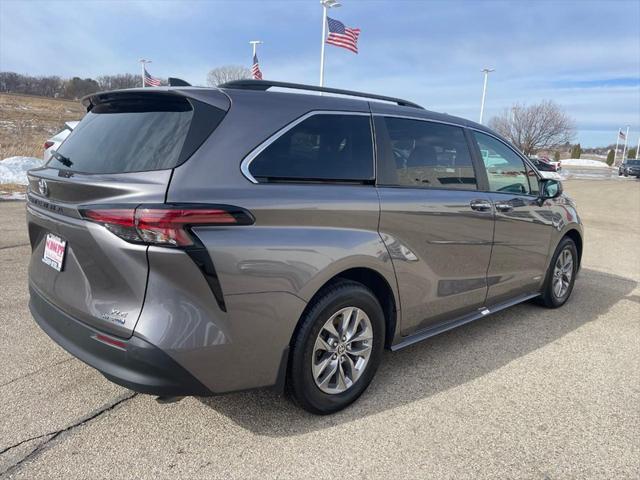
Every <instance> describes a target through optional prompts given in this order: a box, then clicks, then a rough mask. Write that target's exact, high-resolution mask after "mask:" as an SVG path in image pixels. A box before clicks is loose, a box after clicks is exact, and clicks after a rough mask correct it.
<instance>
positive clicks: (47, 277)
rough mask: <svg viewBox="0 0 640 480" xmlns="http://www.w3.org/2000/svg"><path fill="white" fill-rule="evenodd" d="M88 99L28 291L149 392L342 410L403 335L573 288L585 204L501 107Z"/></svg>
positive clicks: (55, 324) (34, 210) (207, 95)
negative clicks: (509, 131)
mask: <svg viewBox="0 0 640 480" xmlns="http://www.w3.org/2000/svg"><path fill="white" fill-rule="evenodd" d="M272 87H277V88H280V89H288V90H289V91H272V90H271V89H272ZM291 90H294V91H301V90H303V91H304V90H306V91H322V92H326V93H329V94H340V95H342V96H334V95H322V96H321V95H315V94H312V95H309V94H300V93H292V92H291ZM385 102H386V103H385ZM391 102H393V103H391ZM83 103H84V105H85V106H86V107H87V110H88V113H87V114H86V115H85V117H84V119H83V120H82V121H81V122H80V124H79V125H78V126H77V127H76V128H75V130H74V131H73V133H71V135H70V136H69V138H68V139H67V140H66V141H65V142H64V143H63V144H62V145H61V147H60V148H59V150H58V151H56V152H54V153H53V155H52V158H51V160H50V161H49V162H48V163H47V164H46V165H45V166H44V167H41V168H37V169H33V170H30V171H29V189H28V202H27V209H26V210H27V214H26V215H27V222H28V225H29V228H28V232H29V237H30V243H31V249H32V254H31V261H30V266H29V289H30V308H31V312H32V314H33V316H34V318H35V320H36V322H37V323H38V324H39V325H40V327H41V328H42V329H43V330H44V331H45V332H46V333H47V334H48V335H49V336H50V337H51V338H52V339H53V340H55V341H56V342H57V343H59V344H60V345H61V346H62V347H64V348H65V349H67V350H68V351H69V352H70V353H72V354H73V355H75V356H76V357H78V358H79V359H81V360H82V361H84V362H86V363H87V364H89V365H91V366H93V367H94V368H96V369H98V370H99V371H100V372H102V373H103V374H104V375H105V376H106V377H107V378H108V379H110V380H112V381H113V382H116V383H118V384H120V385H123V386H125V387H128V388H131V389H132V390H136V391H139V392H144V393H151V394H156V395H211V394H220V393H225V392H232V391H237V390H244V389H250V388H257V387H270V386H271V387H275V388H277V389H278V390H282V389H285V388H286V390H287V391H288V392H290V394H291V396H292V397H293V399H294V400H295V401H296V402H297V403H298V404H299V405H301V406H302V407H303V408H305V409H307V410H309V411H311V412H314V413H318V414H327V413H331V412H335V411H337V410H340V409H342V408H344V407H346V406H347V405H349V404H350V403H351V402H353V401H355V400H356V399H357V398H358V397H359V396H360V395H361V394H362V393H363V392H364V390H365V389H366V388H367V386H368V385H369V383H370V382H371V380H372V378H373V376H374V374H375V372H376V369H377V368H378V365H379V363H380V361H381V360H382V358H383V350H384V349H385V348H387V349H390V350H394V351H395V350H399V349H401V348H404V347H407V346H409V345H412V344H414V343H416V342H418V341H421V340H424V339H426V338H429V337H432V336H434V335H437V334H439V333H441V332H445V331H447V330H450V329H452V328H455V327H457V326H460V325H464V324H466V323H468V322H471V321H475V320H479V319H481V318H485V317H486V316H487V315H489V314H491V313H494V312H498V311H500V310H503V309H505V308H508V307H510V306H512V305H515V304H518V303H521V302H524V301H527V300H529V299H537V300H538V302H539V303H541V304H542V305H544V306H547V307H550V308H556V307H560V306H562V305H563V304H564V303H565V302H566V301H567V300H568V299H569V297H570V295H571V292H572V289H573V286H574V280H575V278H576V275H577V273H578V270H579V266H580V259H581V255H582V235H583V232H582V224H581V221H580V217H579V215H578V212H577V211H576V206H575V204H574V203H573V201H572V200H571V199H570V198H568V197H567V196H565V195H564V194H563V192H562V184H561V183H560V182H559V181H555V180H546V179H542V178H541V177H540V176H539V174H538V172H537V170H536V169H535V167H533V166H532V165H531V163H530V162H529V160H528V159H527V158H526V157H523V156H522V155H521V154H520V153H519V152H518V151H517V150H516V149H515V148H514V147H513V146H512V145H511V144H509V142H508V141H507V140H505V139H504V138H503V137H501V136H500V135H498V134H496V133H495V132H493V131H492V130H490V129H489V128H487V127H485V126H483V125H479V124H477V123H474V122H471V121H469V120H465V119H462V118H457V117H453V116H450V115H446V114H441V113H435V112H430V111H427V110H425V109H423V108H422V107H420V106H419V105H416V104H414V103H412V102H409V101H406V100H402V99H397V98H390V97H383V96H378V95H372V94H365V93H359V92H350V91H344V90H337V89H331V88H320V87H314V86H308V85H296V84H287V83H282V82H268V81H256V80H242V81H236V82H230V83H227V84H223V85H221V86H220V87H219V88H190V87H180V88H172V87H166V88H162V87H158V88H145V89H131V90H121V91H114V92H102V93H97V94H92V95H90V96H88V97H86V98H85V99H84V100H83ZM516 314H517V313H516ZM469 361H470V362H471V363H472V362H473V359H472V358H470V359H469ZM470 368H473V366H470ZM427 381H428V380H427Z"/></svg>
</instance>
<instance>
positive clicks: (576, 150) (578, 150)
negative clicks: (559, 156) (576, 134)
mask: <svg viewBox="0 0 640 480" xmlns="http://www.w3.org/2000/svg"><path fill="white" fill-rule="evenodd" d="M580 155H582V147H580V144H579V143H578V144H576V145H574V146H573V148H572V149H571V158H580Z"/></svg>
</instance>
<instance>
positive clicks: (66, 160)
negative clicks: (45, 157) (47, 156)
mask: <svg viewBox="0 0 640 480" xmlns="http://www.w3.org/2000/svg"><path fill="white" fill-rule="evenodd" d="M51 156H52V157H54V158H55V159H56V160H58V161H59V162H60V163H61V164H63V165H64V166H65V167H70V166H71V165H73V162H72V161H71V160H69V157H65V156H64V155H62V154H61V153H58V152H56V151H55V150H51Z"/></svg>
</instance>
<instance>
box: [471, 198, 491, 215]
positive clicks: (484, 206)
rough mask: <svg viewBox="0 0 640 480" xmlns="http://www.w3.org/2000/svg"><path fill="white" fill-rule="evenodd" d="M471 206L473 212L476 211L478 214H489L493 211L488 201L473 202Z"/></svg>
mask: <svg viewBox="0 0 640 480" xmlns="http://www.w3.org/2000/svg"><path fill="white" fill-rule="evenodd" d="M469 205H470V206H471V210H475V211H476V212H488V211H489V210H491V202H489V201H488V200H471V202H470V203H469Z"/></svg>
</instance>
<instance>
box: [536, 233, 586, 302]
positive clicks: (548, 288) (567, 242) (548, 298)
mask: <svg viewBox="0 0 640 480" xmlns="http://www.w3.org/2000/svg"><path fill="white" fill-rule="evenodd" d="M565 250H568V251H569V252H570V253H571V256H572V259H573V267H572V272H571V280H570V281H569V288H568V289H567V291H566V292H565V293H564V294H563V295H561V296H560V297H558V296H557V295H556V294H555V292H554V288H553V276H554V275H553V274H554V269H555V266H556V262H557V261H558V257H559V256H560V254H561V253H562V252H564V251H565ZM577 273H578V249H577V248H576V244H575V242H574V241H573V240H572V239H570V238H569V237H564V238H563V239H562V240H561V241H560V243H559V244H558V246H557V247H556V251H555V252H554V254H553V258H552V259H551V263H550V264H549V269H548V270H547V275H546V277H545V281H544V284H543V287H542V292H541V293H542V295H541V296H540V297H539V299H538V303H540V304H542V305H544V306H545V307H548V308H558V307H561V306H562V305H564V304H565V303H566V302H567V300H569V297H570V296H571V292H572V291H573V285H574V284H575V281H576V274H577Z"/></svg>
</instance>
